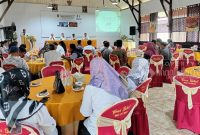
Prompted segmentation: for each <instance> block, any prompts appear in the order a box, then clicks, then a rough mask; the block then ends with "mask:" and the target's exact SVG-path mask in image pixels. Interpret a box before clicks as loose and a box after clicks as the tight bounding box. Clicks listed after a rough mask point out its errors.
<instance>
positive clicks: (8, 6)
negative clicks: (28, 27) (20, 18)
mask: <svg viewBox="0 0 200 135" xmlns="http://www.w3.org/2000/svg"><path fill="white" fill-rule="evenodd" d="M4 2H8V5H7V7H6V9H5V10H4V11H3V13H2V15H1V17H0V22H1V21H2V20H3V18H4V16H5V15H6V13H7V12H8V10H9V8H10V6H11V5H12V3H13V2H14V0H2V1H0V4H2V3H4Z"/></svg>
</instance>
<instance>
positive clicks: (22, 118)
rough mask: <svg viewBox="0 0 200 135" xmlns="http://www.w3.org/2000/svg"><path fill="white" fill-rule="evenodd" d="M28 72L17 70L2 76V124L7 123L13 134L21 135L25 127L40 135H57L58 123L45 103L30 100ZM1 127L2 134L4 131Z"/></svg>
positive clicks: (0, 85) (0, 105) (0, 76)
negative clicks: (35, 130)
mask: <svg viewBox="0 0 200 135" xmlns="http://www.w3.org/2000/svg"><path fill="white" fill-rule="evenodd" d="M29 83H30V76H29V73H28V71H26V70H24V69H21V68H15V69H12V70H9V71H8V72H4V73H2V74H0V93H1V98H0V102H1V104H0V123H2V122H6V126H7V128H8V130H9V132H10V133H11V134H19V132H21V129H22V128H23V127H24V125H27V126H29V127H32V128H34V129H37V130H38V131H39V135H57V130H56V122H55V120H54V119H53V118H52V117H51V116H50V115H49V113H48V111H47V108H46V107H45V106H44V104H43V103H40V102H37V101H33V100H29V99H28V95H29V90H30V88H29ZM1 128H2V127H0V134H2V133H1V132H2V131H4V129H1Z"/></svg>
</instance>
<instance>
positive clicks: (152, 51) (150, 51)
mask: <svg viewBox="0 0 200 135" xmlns="http://www.w3.org/2000/svg"><path fill="white" fill-rule="evenodd" d="M156 54H158V52H157V50H156V48H155V46H154V45H153V44H152V43H150V42H149V43H147V49H146V51H145V53H144V58H145V59H148V60H149V59H150V58H151V56H152V55H156Z"/></svg>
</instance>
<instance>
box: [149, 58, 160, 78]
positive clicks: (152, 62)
mask: <svg viewBox="0 0 200 135" xmlns="http://www.w3.org/2000/svg"><path fill="white" fill-rule="evenodd" d="M150 64H153V65H154V66H155V67H156V73H157V74H159V69H158V66H159V65H163V59H161V60H160V61H158V62H155V61H153V60H152V59H150Z"/></svg>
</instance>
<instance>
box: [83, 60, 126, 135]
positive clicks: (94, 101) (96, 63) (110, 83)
mask: <svg viewBox="0 0 200 135" xmlns="http://www.w3.org/2000/svg"><path fill="white" fill-rule="evenodd" d="M90 75H91V80H90V83H89V85H87V86H86V88H85V91H84V94H83V101H82V105H81V109H80V112H81V114H82V115H83V116H84V117H87V119H86V120H85V121H84V123H83V125H81V124H80V125H79V135H96V133H97V126H96V125H97V124H96V123H97V117H98V116H99V115H100V114H101V113H102V111H103V110H104V109H105V108H107V107H109V106H111V105H113V104H114V103H116V102H118V101H120V100H121V99H126V98H128V91H127V89H126V87H125V86H124V85H123V83H122V82H121V80H120V79H119V74H118V73H117V72H116V71H115V70H114V69H113V68H112V67H111V66H110V65H109V64H108V63H107V62H106V61H105V60H104V59H102V58H94V59H93V60H92V61H91V63H90ZM102 97H103V100H102Z"/></svg>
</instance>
